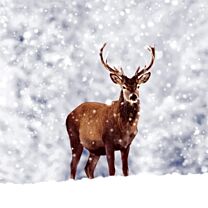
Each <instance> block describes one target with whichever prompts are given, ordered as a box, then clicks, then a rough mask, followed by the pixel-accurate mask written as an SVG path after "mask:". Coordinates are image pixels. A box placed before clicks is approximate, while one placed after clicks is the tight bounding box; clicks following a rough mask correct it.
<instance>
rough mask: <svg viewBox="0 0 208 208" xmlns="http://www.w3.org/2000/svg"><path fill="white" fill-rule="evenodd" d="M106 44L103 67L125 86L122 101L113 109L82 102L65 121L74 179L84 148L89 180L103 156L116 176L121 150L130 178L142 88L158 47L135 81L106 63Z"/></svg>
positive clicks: (151, 50)
mask: <svg viewBox="0 0 208 208" xmlns="http://www.w3.org/2000/svg"><path fill="white" fill-rule="evenodd" d="M105 46H106V43H105V44H104V45H103V47H102V48H101V49H100V58H101V62H102V64H103V66H104V67H105V68H106V69H107V70H108V71H109V72H110V77H111V79H112V81H113V82H114V83H116V84H119V85H120V86H121V87H122V90H121V94H120V98H119V100H117V101H114V102H113V103H112V104H111V105H110V106H108V105H105V104H103V103H96V102H88V103H83V104H81V105H80V106H78V107H77V108H76V109H75V110H73V111H72V112H71V113H70V114H69V115H68V117H67V119H66V128H67V131H68V134H69V138H70V143H71V148H72V161H71V178H73V179H74V178H75V176H76V169H77V165H78V162H79V160H80V157H81V154H82V151H83V148H86V149H87V150H88V151H89V152H90V155H89V158H88V161H87V164H86V167H85V172H86V174H87V177H88V178H93V177H94V170H95V167H96V165H97V162H98V160H99V158H100V156H101V155H106V157H107V162H108V167H109V174H110V175H114V174H115V165H114V160H115V158H114V151H116V150H120V151H121V159H122V169H123V174H124V175H125V176H127V175H128V154H129V149H130V144H131V142H132V140H133V139H134V137H135V136H136V134H137V123H138V120H139V110H140V108H139V90H138V89H139V87H140V85H141V84H143V83H145V82H147V80H148V79H149V78H150V75H151V73H150V72H149V69H150V68H151V67H152V65H153V62H154V59H155V48H154V47H150V46H149V47H148V50H149V51H150V52H151V53H152V60H151V62H150V64H149V65H148V66H145V67H144V68H143V69H141V70H140V67H138V69H137V70H136V73H135V75H134V76H133V77H132V78H128V77H127V76H125V75H124V74H123V70H122V68H121V70H118V69H116V68H115V67H114V68H112V67H110V66H109V65H108V64H107V60H106V61H104V59H103V56H102V52H103V49H104V47H105Z"/></svg>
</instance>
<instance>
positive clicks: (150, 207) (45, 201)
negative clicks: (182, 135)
mask: <svg viewBox="0 0 208 208" xmlns="http://www.w3.org/2000/svg"><path fill="white" fill-rule="evenodd" d="M207 177H208V175H207V174H204V175H188V176H183V175H176V174H174V175H164V176H156V175H145V174H141V175H137V176H130V177H121V176H117V177H108V178H101V177H98V178H96V179H93V180H89V179H82V180H79V181H73V180H69V181H66V182H43V183H38V184H27V185H17V184H4V185H3V184H2V185H0V196H1V201H0V204H1V207H4V208H14V207H15V208H28V207H30V208H37V207H39V208H46V207H50V208H53V207H54V208H55V207H56V208H57V207H61V208H65V207H66V208H68V207H86V208H88V207H89V208H94V207H95V208H111V207H118V208H122V207H125V208H138V207H141V208H207V207H208V199H207V187H208V180H207Z"/></svg>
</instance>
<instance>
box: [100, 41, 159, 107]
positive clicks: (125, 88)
mask: <svg viewBox="0 0 208 208" xmlns="http://www.w3.org/2000/svg"><path fill="white" fill-rule="evenodd" d="M105 46H106V43H105V44H104V45H103V47H102V48H101V49H100V58H101V62H102V64H103V65H104V67H105V68H106V69H107V70H108V71H109V72H110V77H111V79H112V81H113V82H114V83H116V84H118V85H120V86H121V88H122V92H123V96H124V99H125V100H126V101H127V102H130V103H136V102H137V101H138V99H139V87H140V85H141V84H143V83H145V82H147V81H148V79H149V78H150V75H151V72H150V69H151V67H152V65H153V63H154V59H155V48H154V47H150V46H148V47H147V49H148V50H149V51H150V52H151V55H152V59H151V62H150V64H149V65H148V66H146V65H145V66H144V67H143V68H142V69H140V67H138V68H137V70H136V72H135V74H134V76H133V77H131V78H129V77H127V76H126V75H124V72H123V69H122V68H120V69H117V68H116V67H113V68H112V67H110V66H109V65H108V63H107V60H106V61H104V59H103V55H102V54H103V49H104V48H105Z"/></svg>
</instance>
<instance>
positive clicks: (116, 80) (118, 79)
mask: <svg viewBox="0 0 208 208" xmlns="http://www.w3.org/2000/svg"><path fill="white" fill-rule="evenodd" d="M110 78H111V79H112V81H113V82H114V83H116V84H119V85H122V84H123V80H122V78H121V77H120V76H118V75H116V74H112V73H111V74H110Z"/></svg>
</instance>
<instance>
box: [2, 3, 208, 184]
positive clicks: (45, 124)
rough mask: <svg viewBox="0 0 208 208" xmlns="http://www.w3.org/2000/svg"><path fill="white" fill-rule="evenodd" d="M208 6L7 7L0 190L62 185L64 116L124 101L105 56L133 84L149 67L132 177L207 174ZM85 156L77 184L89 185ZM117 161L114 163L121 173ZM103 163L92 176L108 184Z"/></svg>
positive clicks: (66, 158)
mask: <svg viewBox="0 0 208 208" xmlns="http://www.w3.org/2000/svg"><path fill="white" fill-rule="evenodd" d="M207 19H208V2H207V0H200V1H192V0H181V1H179V0H146V1H136V0H130V1H129V0H123V1H116V0H112V1H110V0H108V1H104V0H95V1H87V0H76V1H67V0H59V1H58V0H56V1H55V0H52V1H51V0H42V1H36V0H24V1H21V0H2V1H1V2H0V28H1V29H0V72H1V76H0V158H1V159H0V182H13V183H30V182H39V181H48V180H56V181H61V180H66V179H68V176H69V170H70V167H69V166H70V165H69V164H70V158H71V151H70V145H69V139H68V135H67V133H66V129H65V119H66V116H67V114H68V113H69V112H70V111H71V110H73V109H74V108H75V107H76V106H77V105H79V104H80V103H82V102H85V101H97V102H109V101H110V100H115V99H118V97H119V90H120V89H119V87H118V86H116V85H115V84H114V83H112V81H111V80H110V78H109V74H108V73H107V72H106V70H105V69H104V68H103V67H102V65H101V64H100V58H99V49H100V47H101V46H102V45H103V43H104V42H108V45H107V48H106V51H105V56H106V55H107V54H108V61H109V63H111V65H115V66H122V67H123V69H124V71H125V73H126V74H127V75H128V76H131V75H133V74H134V72H135V70H136V69H137V67H138V66H139V65H140V66H144V65H145V64H146V63H148V62H149V60H150V55H149V53H148V52H147V51H146V50H145V49H144V46H145V45H153V44H154V45H155V47H156V61H155V65H154V67H153V69H152V76H151V78H150V81H148V82H147V83H146V84H145V85H143V86H142V88H141V92H140V96H141V98H140V100H141V119H140V123H139V126H138V128H139V133H138V135H137V137H136V139H135V140H134V142H133V144H132V146H131V152H130V157H129V162H130V174H133V175H134V174H138V173H141V172H151V173H155V174H166V173H172V172H178V173H181V174H188V173H205V172H208V138H207V135H208V132H207V127H208V120H207V113H208V103H207V101H208V90H207V88H208V69H207V68H208V45H207V43H208V36H207V30H208V21H207ZM87 154H88V153H87V151H85V152H84V153H83V156H82V159H81V162H80V165H79V167H78V178H82V177H85V174H84V171H83V169H84V164H85V162H86V159H87V158H86V156H87ZM120 165H121V164H120V154H119V153H118V154H117V155H116V170H117V174H118V175H121V174H122V173H121V167H120ZM107 170H108V169H107V163H106V160H105V158H102V159H101V160H100V161H99V164H98V166H97V168H96V171H95V176H98V175H101V176H107V175H108V171H107Z"/></svg>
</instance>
